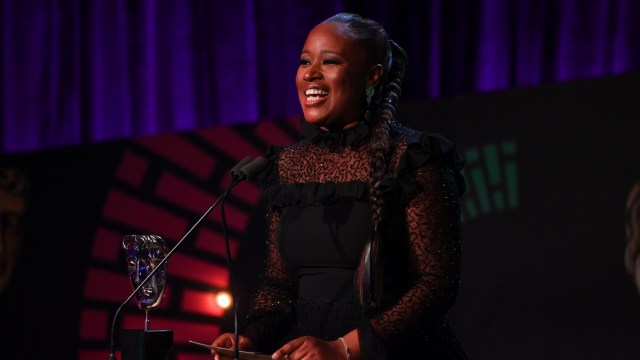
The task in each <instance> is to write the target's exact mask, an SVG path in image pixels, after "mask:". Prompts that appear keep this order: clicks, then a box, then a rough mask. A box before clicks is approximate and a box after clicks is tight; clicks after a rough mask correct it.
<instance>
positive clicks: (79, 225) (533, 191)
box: [0, 74, 640, 359]
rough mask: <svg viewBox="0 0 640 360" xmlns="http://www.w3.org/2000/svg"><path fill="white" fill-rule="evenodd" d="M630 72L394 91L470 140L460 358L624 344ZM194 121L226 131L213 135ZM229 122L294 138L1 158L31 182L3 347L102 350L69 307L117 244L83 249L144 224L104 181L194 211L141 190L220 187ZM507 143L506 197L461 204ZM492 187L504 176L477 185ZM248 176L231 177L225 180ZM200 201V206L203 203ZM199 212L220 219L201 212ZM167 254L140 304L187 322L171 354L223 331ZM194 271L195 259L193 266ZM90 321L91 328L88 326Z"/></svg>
mask: <svg viewBox="0 0 640 360" xmlns="http://www.w3.org/2000/svg"><path fill="white" fill-rule="evenodd" d="M639 86H640V76H639V75H638V74H629V75H626V76H619V77H609V78H602V79H598V80H588V81H587V80H584V81H576V82H571V83H566V84H559V85H546V86H540V87H534V88H523V89H516V90H511V91H505V92H495V93H487V94H476V95H470V96H464V97H455V98H451V99H443V100H440V101H431V102H405V103H404V104H402V105H401V107H400V109H401V111H400V112H399V114H398V118H399V119H400V120H402V121H403V122H405V123H407V124H409V125H411V126H413V127H416V128H419V129H423V130H427V131H438V132H440V133H442V134H444V135H445V136H447V137H449V138H451V139H453V140H455V142H456V143H457V144H458V149H459V151H460V152H461V153H462V154H463V155H469V154H470V153H471V152H473V151H474V150H477V149H480V150H481V151H480V154H481V157H480V160H479V161H475V162H473V161H472V162H469V164H468V165H467V168H466V170H465V176H466V177H467V180H468V186H469V192H468V194H467V195H466V196H465V198H464V200H463V210H465V211H464V214H465V220H464V225H463V239H464V243H463V282H462V286H461V289H460V295H459V298H458V301H457V303H456V305H455V306H454V307H453V308H452V310H451V311H450V314H449V317H450V320H451V322H452V324H453V326H454V328H455V331H456V333H457V335H458V336H459V338H460V339H461V341H462V342H463V344H464V347H465V349H466V351H467V352H468V354H469V356H470V358H472V359H513V358H517V359H541V358H545V359H565V358H581V359H602V358H607V359H635V358H637V355H638V350H637V344H638V341H639V340H640V328H639V326H638V324H640V295H639V294H638V291H637V289H635V287H634V284H633V281H632V278H631V277H630V276H629V275H628V274H627V273H626V271H625V269H624V262H623V259H624V257H623V254H624V248H625V241H624V204H625V201H626V196H627V193H628V191H629V190H630V187H631V185H632V184H633V182H634V181H635V180H637V179H640V166H638V165H637V161H636V159H635V149H636V147H637V143H638V142H637V137H638V134H639V133H640V132H639V130H640V122H638V120H637V119H639V118H640V105H638V103H637V99H636V98H637V91H635V89H637V88H638V87H639ZM265 129H267V130H266V131H265ZM203 134H205V135H207V134H208V135H211V134H213V135H215V134H224V136H220V137H219V138H220V139H222V140H218V143H216V145H215V146H212V145H210V144H208V143H207V142H206V141H203V139H204V138H206V136H205V135H203ZM230 134H231V135H233V136H238V138H241V139H244V141H245V144H248V146H249V148H248V149H250V153H252V152H253V151H255V152H260V151H263V150H264V149H265V148H266V144H267V143H268V142H271V141H273V142H281V143H282V142H283V141H284V142H286V141H289V140H292V139H294V138H296V137H297V136H298V135H297V134H298V129H297V126H296V120H295V119H293V120H284V119H283V120H278V119H274V121H270V122H267V121H265V122H260V123H257V124H255V125H241V126H233V127H227V128H211V129H205V130H200V131H196V132H185V133H177V134H175V135H176V137H172V138H166V139H165V138H163V137H162V136H158V137H157V138H158V139H159V140H162V141H161V142H162V143H163V144H164V145H163V146H165V147H166V148H169V149H173V148H174V147H175V144H177V143H172V141H174V142H175V141H178V140H186V141H187V142H188V143H190V144H192V145H194V146H195V147H197V148H199V149H201V150H203V151H205V152H207V153H209V154H210V155H211V156H213V157H214V158H215V159H216V160H217V161H218V165H219V166H217V167H216V168H215V170H214V171H212V172H211V173H210V174H209V175H208V176H207V177H206V178H202V179H198V178H196V177H195V176H193V174H191V173H189V172H188V171H185V170H184V168H183V167H181V165H180V163H181V162H184V163H189V162H193V161H194V160H193V159H190V158H183V159H182V160H177V161H169V160H167V159H164V158H162V157H160V156H158V155H157V153H154V152H153V151H149V150H148V148H145V147H144V146H142V145H141V144H144V143H146V142H148V141H149V139H154V138H138V139H132V140H127V141H118V142H110V143H104V144H100V145H90V146H81V147H72V148H64V149H58V150H49V151H37V152H31V153H23V154H15V155H13V156H3V157H2V160H1V162H0V165H1V166H2V167H13V168H18V169H21V170H22V171H24V172H25V173H26V174H27V176H28V178H29V181H30V185H31V193H30V202H29V211H28V215H27V217H26V219H25V224H26V233H25V238H24V241H23V246H22V251H21V253H20V255H19V258H18V263H17V268H16V272H15V274H14V278H13V279H12V282H11V285H10V287H9V288H8V291H7V292H5V293H4V294H1V295H0V323H1V324H2V337H1V338H0V341H1V343H0V355H2V358H9V359H13V358H15V359H18V358H36V357H42V356H47V357H51V354H52V352H53V354H54V355H53V358H81V359H94V358H95V359H101V358H106V349H107V329H104V328H100V329H97V330H96V329H91V328H90V327H89V329H87V328H86V327H82V326H81V325H80V324H81V314H82V312H83V311H85V310H87V309H91V310H96V311H100V312H102V313H103V314H105V315H106V316H107V317H108V321H110V320H111V316H112V315H113V312H114V311H115V308H117V305H118V303H117V301H115V300H111V299H100V298H95V297H90V296H88V295H87V294H86V285H85V281H86V274H87V272H88V271H89V270H90V269H96V268H99V269H104V270H106V271H109V272H112V273H113V274H116V275H123V276H124V274H125V263H124V258H123V256H122V254H121V255H120V256H119V259H118V261H116V262H113V263H110V262H105V261H104V260H100V259H96V258H95V256H94V255H93V254H92V252H91V248H92V246H93V244H94V242H95V239H94V237H95V234H96V228H97V227H98V226H103V227H104V226H107V227H110V228H112V229H118V230H121V231H122V232H126V231H141V230H142V231H147V230H149V229H140V228H136V227H135V226H131V225H127V224H118V223H116V222H114V221H113V220H108V219H105V217H104V203H105V197H106V194H107V193H108V192H109V191H110V190H113V189H114V188H118V189H120V190H122V191H125V190H126V191H129V193H130V194H132V195H133V196H140V197H141V198H144V199H145V200H146V201H147V202H148V203H149V204H151V205H153V206H154V208H161V209H164V210H166V211H169V212H171V213H174V214H180V215H184V217H185V218H186V219H187V221H188V222H189V223H192V222H193V221H195V219H196V218H197V216H196V215H197V214H196V212H195V210H194V211H192V212H186V211H184V209H182V208H181V207H180V206H176V205H174V204H171V203H169V202H167V201H164V200H162V199H159V198H154V197H153V196H148V194H150V193H149V192H148V189H151V188H153V187H154V186H155V185H154V179H155V178H156V177H159V175H160V174H162V173H163V172H165V171H166V172H171V173H174V174H178V175H179V176H182V177H183V178H184V179H186V180H188V181H189V182H191V183H193V184H195V185H197V186H199V187H200V188H203V189H206V190H207V191H208V192H210V193H211V194H212V195H216V194H218V193H219V188H220V184H222V183H224V180H225V176H226V175H225V174H226V172H227V171H228V169H229V168H230V167H231V166H232V165H233V164H234V163H235V160H236V159H235V158H234V155H232V154H231V153H230V152H229V151H224V150H219V149H225V148H239V147H240V148H241V146H240V145H238V143H232V141H234V140H233V139H232V138H231V135H230ZM260 134H266V135H265V136H263V135H260ZM176 139H178V140H176ZM224 139H226V141H228V142H229V143H227V142H226V141H225V140H224ZM505 142H508V143H512V144H515V145H516V151H515V154H511V155H504V154H502V155H501V156H502V158H501V163H500V164H501V165H505V166H506V164H508V163H511V164H515V165H516V166H517V178H516V179H515V181H516V184H517V196H518V197H517V202H516V203H515V205H508V206H504V207H503V208H500V207H498V206H497V203H495V202H492V203H491V204H490V207H489V208H488V210H486V211H479V212H478V214H476V215H475V216H471V215H470V213H469V211H468V210H466V209H467V206H468V204H470V203H471V202H475V204H478V203H479V199H480V197H479V196H480V195H479V194H480V193H481V190H482V186H481V184H480V183H479V182H478V179H477V178H475V177H473V176H471V174H472V172H473V170H474V169H476V170H477V169H481V170H483V171H484V174H485V179H488V175H487V174H488V172H487V170H488V165H487V163H486V162H485V160H486V156H485V155H486V154H485V153H483V151H482V149H485V148H486V146H487V145H491V144H503V143H505ZM241 151H244V150H243V149H239V150H238V149H236V153H238V154H239V153H240V152H241ZM127 152H133V153H136V154H138V155H140V156H142V157H145V158H147V159H150V161H151V164H152V165H151V166H150V169H149V172H148V177H147V178H145V179H146V180H145V181H144V182H143V184H142V185H141V188H140V189H133V188H130V189H129V188H127V187H125V186H123V184H121V183H120V182H119V180H118V179H117V177H116V175H115V174H116V173H117V171H118V168H119V166H120V164H121V163H122V159H123V154H125V153H127ZM503 169H504V168H503ZM512 180H514V179H512ZM247 186H248V185H247ZM506 186H507V181H506V180H505V177H504V176H503V177H502V183H500V184H497V185H495V186H494V187H491V188H490V189H489V192H490V194H493V193H495V192H496V191H502V190H505V189H506ZM249 190H250V189H249V188H238V189H236V191H237V192H236V193H234V194H237V195H243V194H245V193H248V192H250V191H249ZM145 194H147V195H145ZM185 196H186V195H185ZM252 199H253V197H251V196H249V197H247V198H241V197H235V198H232V199H230V204H231V205H233V206H235V207H236V208H238V209H240V210H242V211H245V212H246V213H248V214H250V216H249V221H248V223H247V225H246V227H245V229H244V231H240V230H232V231H231V236H232V237H233V238H235V239H237V240H238V243H239V251H238V254H237V257H236V259H237V262H236V264H237V268H238V276H239V278H240V300H241V310H242V311H244V310H245V309H246V303H247V302H248V297H249V296H250V295H249V294H250V293H251V291H252V289H253V287H254V285H255V280H256V276H257V272H258V269H259V268H260V267H261V261H262V256H263V250H264V248H263V246H264V237H263V235H264V211H263V208H262V206H261V205H260V204H258V203H256V202H254V200H252ZM207 206H208V204H203V206H202V211H204V210H205V209H206V207H207ZM140 216H145V215H144V214H140ZM228 216H229V215H228ZM163 226H164V225H163V224H161V223H158V224H157V228H158V229H159V230H158V232H161V231H165V230H166V231H168V232H171V231H175V229H164V227H163ZM206 226H207V227H209V228H211V229H214V230H219V224H218V223H216V222H213V221H210V222H208V223H207V224H206ZM212 241H214V240H212ZM216 241H217V240H216ZM179 253H180V254H187V255H190V256H193V257H194V258H197V259H200V260H203V261H206V262H209V263H213V264H219V265H223V264H224V262H223V259H222V258H221V257H218V256H212V255H210V254H207V253H205V252H203V251H201V250H200V249H198V248H197V247H195V245H194V240H190V241H187V243H186V244H185V246H184V248H182V249H181V250H180V252H179ZM169 268H170V272H169V276H170V277H169V283H170V284H171V286H172V289H171V296H170V298H171V301H168V304H167V305H166V306H165V307H163V308H162V309H159V310H157V311H155V312H154V313H152V324H153V319H154V317H155V318H156V319H159V322H157V324H159V325H162V324H163V322H162V321H164V320H167V321H174V320H180V321H184V322H186V323H188V324H191V325H189V326H186V327H178V328H173V329H174V331H175V337H176V349H177V351H178V352H179V356H180V357H179V359H205V358H206V354H205V353H203V352H202V351H201V350H199V349H194V348H193V347H191V346H189V345H187V344H186V343H185V342H184V339H185V338H189V339H194V340H201V341H209V340H211V339H213V338H214V337H215V334H216V331H215V330H212V331H210V332H206V333H203V332H202V331H200V329H201V328H200V327H199V326H200V325H203V324H205V325H216V326H222V327H223V328H224V329H225V330H230V329H231V328H232V327H231V322H230V320H231V319H230V317H229V315H228V314H227V315H225V316H224V317H221V318H220V317H217V316H207V315H202V314H197V313H194V312H192V311H189V310H185V309H184V308H183V307H182V305H181V303H180V302H179V301H177V300H176V299H178V297H177V296H178V295H180V294H182V293H184V292H186V291H188V290H189V289H196V290H206V289H210V287H208V285H205V284H202V283H199V282H195V281H189V280H185V279H183V278H181V277H180V276H178V275H177V274H176V273H172V270H171V263H170V265H169ZM175 270H177V269H175V268H174V271H175ZM192 271H194V272H197V271H202V270H201V269H199V268H198V267H197V266H195V265H194V267H193V269H192ZM104 286H105V287H106V288H108V289H112V291H114V292H116V293H121V292H123V291H124V292H126V291H128V284H126V283H124V285H123V283H114V284H104ZM210 290H211V291H214V290H215V289H210ZM136 313H139V311H138V310H137V309H135V307H133V306H132V307H127V308H126V309H125V315H126V314H136ZM134 323H135V322H134ZM118 324H119V325H120V326H122V325H123V324H122V323H120V322H119V323H118ZM169 324H174V323H170V322H169ZM140 325H141V323H140ZM92 331H95V332H97V333H98V334H99V336H97V337H96V336H89V335H87V334H88V333H89V332H92ZM34 344H37V345H34Z"/></svg>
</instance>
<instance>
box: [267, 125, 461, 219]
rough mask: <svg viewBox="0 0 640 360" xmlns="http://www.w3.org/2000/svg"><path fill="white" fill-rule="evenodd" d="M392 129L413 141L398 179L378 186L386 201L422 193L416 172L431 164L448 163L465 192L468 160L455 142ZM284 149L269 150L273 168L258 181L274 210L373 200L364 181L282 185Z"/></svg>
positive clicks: (270, 163) (383, 182)
mask: <svg viewBox="0 0 640 360" xmlns="http://www.w3.org/2000/svg"><path fill="white" fill-rule="evenodd" d="M365 126H366V125H365ZM392 128H393V129H394V130H397V131H400V132H407V133H408V136H409V139H408V144H407V148H406V150H405V153H404V154H403V155H402V157H401V158H400V161H399V163H398V167H397V174H396V176H395V177H393V176H385V177H384V178H383V179H382V181H380V183H379V184H378V185H377V186H379V187H380V188H381V190H382V192H383V194H384V196H385V198H386V199H389V200H391V201H400V202H401V203H406V202H407V201H409V199H410V198H411V197H412V196H413V195H414V194H416V193H417V192H419V191H420V184H419V183H418V182H417V180H416V172H417V171H418V170H419V169H420V168H421V167H423V166H424V165H426V164H427V163H428V162H431V161H434V162H435V161H444V162H445V163H446V165H445V166H450V167H451V168H452V169H453V173H454V180H455V182H456V185H457V188H458V192H459V195H462V194H463V193H464V192H465V190H466V185H465V180H464V177H463V176H462V174H461V173H460V171H461V170H462V167H463V166H464V161H463V160H462V158H461V157H460V155H459V154H458V153H457V152H456V147H455V144H454V143H452V142H451V141H449V140H448V139H446V138H445V137H443V136H442V135H440V134H427V133H421V132H417V131H414V130H411V129H406V128H403V127H399V126H397V125H395V124H393V125H392ZM367 132H368V130H367ZM365 135H366V134H365ZM283 149H284V148H283V147H281V146H271V147H270V148H269V150H268V151H267V154H266V156H267V159H269V166H268V167H267V170H266V171H265V172H263V173H262V174H261V176H260V177H259V179H258V181H259V182H260V184H261V187H262V197H263V200H264V201H266V202H267V204H269V207H270V208H277V207H288V206H305V205H324V204H333V203H338V202H349V201H353V200H361V201H368V200H369V184H368V183H364V182H361V181H351V182H344V183H317V182H310V183H300V184H292V185H281V184H280V183H279V176H278V166H277V160H278V157H279V154H280V152H281V151H283Z"/></svg>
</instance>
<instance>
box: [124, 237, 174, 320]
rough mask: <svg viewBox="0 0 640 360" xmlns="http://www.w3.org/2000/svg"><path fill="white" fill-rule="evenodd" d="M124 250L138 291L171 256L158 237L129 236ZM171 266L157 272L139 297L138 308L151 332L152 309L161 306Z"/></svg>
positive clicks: (125, 239) (137, 296)
mask: <svg viewBox="0 0 640 360" xmlns="http://www.w3.org/2000/svg"><path fill="white" fill-rule="evenodd" d="M122 247H123V248H124V250H125V252H126V254H127V267H128V269H129V278H130V279H131V285H133V288H134V289H135V288H137V287H138V286H139V285H140V283H141V282H142V281H144V279H146V278H147V276H148V275H149V274H150V273H151V271H153V269H155V268H156V267H157V266H158V264H159V263H160V261H162V259H163V258H164V257H165V256H166V255H167V244H166V242H165V241H164V239H162V238H161V237H160V236H158V235H126V236H125V237H124V239H123V240H122ZM166 273H167V263H164V264H163V265H162V267H161V268H160V269H159V270H157V271H156V273H155V274H154V275H153V277H152V278H151V279H149V281H147V283H146V284H145V285H143V286H142V288H140V290H139V291H138V292H137V293H136V294H135V298H136V301H137V303H138V307H139V308H140V309H142V310H144V312H145V321H144V329H145V331H148V330H149V310H151V309H154V308H156V307H158V306H159V305H160V302H161V301H162V296H163V294H164V286H165V283H166Z"/></svg>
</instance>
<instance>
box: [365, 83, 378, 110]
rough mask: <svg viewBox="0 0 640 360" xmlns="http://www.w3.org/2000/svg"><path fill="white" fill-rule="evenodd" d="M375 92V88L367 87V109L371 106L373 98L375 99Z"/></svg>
mask: <svg viewBox="0 0 640 360" xmlns="http://www.w3.org/2000/svg"><path fill="white" fill-rule="evenodd" d="M375 92H376V90H375V89H374V88H373V86H371V85H369V86H367V89H366V90H365V93H366V94H367V107H369V106H371V98H372V97H373V94H375Z"/></svg>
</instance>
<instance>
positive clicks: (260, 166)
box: [238, 157, 269, 180]
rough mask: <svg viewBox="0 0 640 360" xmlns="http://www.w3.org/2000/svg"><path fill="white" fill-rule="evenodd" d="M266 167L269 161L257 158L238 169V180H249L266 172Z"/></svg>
mask: <svg viewBox="0 0 640 360" xmlns="http://www.w3.org/2000/svg"><path fill="white" fill-rule="evenodd" d="M268 165H269V160H267V159H265V158H263V157H257V158H255V159H253V160H251V162H249V163H248V164H246V165H245V166H243V167H242V168H241V169H240V171H239V172H238V173H239V174H240V179H242V180H251V179H253V178H254V177H256V176H258V175H260V173H261V172H263V171H264V170H266V168H267V166H268Z"/></svg>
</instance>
